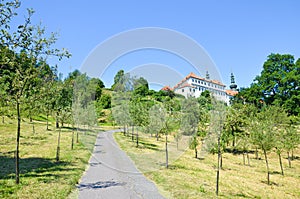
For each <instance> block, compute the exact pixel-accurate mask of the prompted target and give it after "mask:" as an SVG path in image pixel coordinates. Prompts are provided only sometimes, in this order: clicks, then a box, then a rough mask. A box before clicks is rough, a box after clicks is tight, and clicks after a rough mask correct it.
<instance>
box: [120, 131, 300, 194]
mask: <svg viewBox="0 0 300 199" xmlns="http://www.w3.org/2000/svg"><path fill="white" fill-rule="evenodd" d="M115 138H116V140H117V142H118V143H119V145H120V146H121V148H122V149H123V150H125V151H126V152H127V154H128V155H129V156H130V157H131V158H132V160H133V161H134V162H135V164H136V166H137V167H138V168H139V169H140V170H143V169H144V163H143V160H142V161H141V157H142V156H143V154H145V153H149V150H151V148H149V147H147V146H149V145H150V146H156V147H157V148H159V149H162V150H163V148H162V147H163V146H164V145H163V142H162V141H160V142H157V141H156V140H155V138H146V135H144V136H143V139H142V141H141V142H142V144H141V147H140V148H139V149H137V148H136V146H135V143H132V142H131V140H130V138H129V137H124V136H123V135H122V134H121V133H116V134H115ZM143 143H145V144H143ZM157 148H156V149H155V150H157ZM199 148H200V147H199ZM295 154H296V155H298V156H299V154H300V150H299V149H298V150H297V151H296V152H295ZM269 156H270V159H269V162H270V169H271V172H272V174H271V183H272V184H271V185H267V184H266V167H265V161H264V159H261V160H256V159H254V154H250V157H251V159H250V164H251V166H244V165H243V157H242V155H233V154H229V153H225V154H224V156H223V170H221V172H220V195H219V198H300V189H299V184H300V160H299V157H298V158H297V159H296V160H294V161H293V162H292V168H288V162H287V159H286V154H283V156H284V159H283V166H284V169H285V176H281V175H280V174H279V172H280V166H279V163H278V158H277V155H276V154H275V153H271V154H269ZM261 157H262V155H261ZM145 161H147V160H145ZM216 163H217V156H216V155H209V154H206V155H205V159H201V160H200V159H195V158H194V153H193V151H191V150H187V151H186V152H185V153H184V154H183V155H182V156H181V157H180V158H179V159H177V160H176V161H175V162H173V163H172V164H171V165H170V168H169V169H165V168H163V167H161V168H160V169H159V170H154V171H150V172H146V173H144V174H145V176H146V177H148V178H149V179H151V180H152V181H154V182H155V183H156V184H157V186H158V188H159V189H160V190H161V191H162V193H163V194H164V195H165V196H166V197H168V198H216V196H215V180H216Z"/></svg>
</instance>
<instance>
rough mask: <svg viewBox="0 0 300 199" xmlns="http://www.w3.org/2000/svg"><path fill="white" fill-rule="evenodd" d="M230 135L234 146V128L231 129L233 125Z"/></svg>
mask: <svg viewBox="0 0 300 199" xmlns="http://www.w3.org/2000/svg"><path fill="white" fill-rule="evenodd" d="M231 135H232V136H233V139H232V146H233V147H234V146H235V136H234V130H233V127H231Z"/></svg>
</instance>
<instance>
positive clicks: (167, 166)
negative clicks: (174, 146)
mask: <svg viewBox="0 0 300 199" xmlns="http://www.w3.org/2000/svg"><path fill="white" fill-rule="evenodd" d="M166 168H169V154H168V135H166Z"/></svg>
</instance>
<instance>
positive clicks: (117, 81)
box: [111, 70, 125, 90]
mask: <svg viewBox="0 0 300 199" xmlns="http://www.w3.org/2000/svg"><path fill="white" fill-rule="evenodd" d="M124 77H125V75H124V70H119V71H118V73H117V74H116V75H115V77H114V84H113V85H112V86H111V89H112V90H115V89H117V88H118V86H119V85H122V84H123V81H124V80H125V79H124Z"/></svg>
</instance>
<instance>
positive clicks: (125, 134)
mask: <svg viewBox="0 0 300 199" xmlns="http://www.w3.org/2000/svg"><path fill="white" fill-rule="evenodd" d="M123 130H124V132H123V134H124V136H125V135H126V128H125V125H124V126H123Z"/></svg>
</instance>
